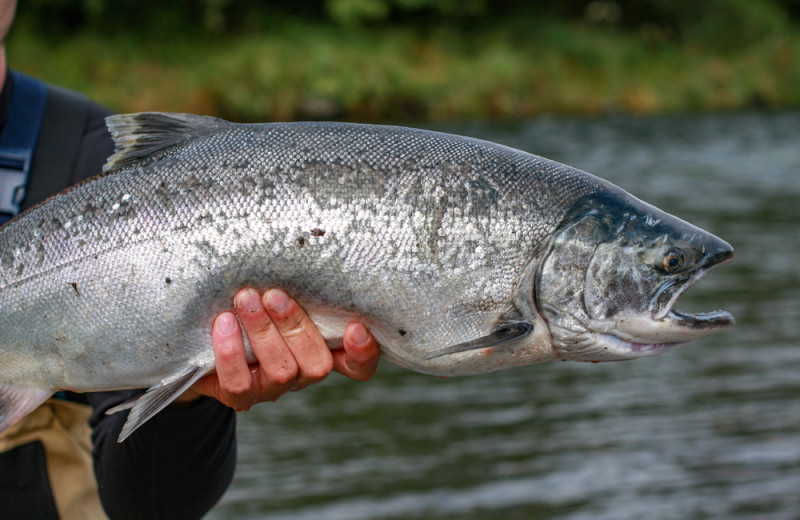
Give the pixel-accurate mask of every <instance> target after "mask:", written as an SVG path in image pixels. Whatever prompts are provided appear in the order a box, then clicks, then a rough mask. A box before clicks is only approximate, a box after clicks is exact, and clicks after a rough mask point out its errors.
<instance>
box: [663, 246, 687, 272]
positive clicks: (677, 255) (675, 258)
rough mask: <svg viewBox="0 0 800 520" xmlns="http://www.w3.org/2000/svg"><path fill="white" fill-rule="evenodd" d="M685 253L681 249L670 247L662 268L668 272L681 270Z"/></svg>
mask: <svg viewBox="0 0 800 520" xmlns="http://www.w3.org/2000/svg"><path fill="white" fill-rule="evenodd" d="M685 258H686V257H685V255H684V254H683V251H681V250H680V249H670V250H669V251H668V252H667V254H666V255H664V259H663V261H662V263H661V269H662V270H663V271H666V272H668V273H674V272H676V271H679V270H680V269H681V267H683V264H684V261H685Z"/></svg>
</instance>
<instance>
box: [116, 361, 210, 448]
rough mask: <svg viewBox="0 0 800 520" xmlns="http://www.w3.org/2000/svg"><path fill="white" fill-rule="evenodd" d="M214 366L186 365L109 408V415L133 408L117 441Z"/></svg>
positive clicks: (122, 439) (121, 439)
mask: <svg viewBox="0 0 800 520" xmlns="http://www.w3.org/2000/svg"><path fill="white" fill-rule="evenodd" d="M212 368H213V367H212V366H204V365H184V366H182V367H181V368H180V369H178V370H176V371H175V372H173V373H172V374H170V375H168V376H167V377H165V378H164V379H162V380H161V381H159V382H158V383H156V384H155V385H153V386H151V387H150V388H149V389H148V390H147V392H145V393H144V394H142V395H140V396H138V397H136V398H134V399H131V400H129V401H125V402H124V403H122V404H120V405H118V406H115V407H114V408H111V409H110V410H108V411H107V412H106V413H107V414H108V415H111V414H113V413H117V412H120V411H122V410H127V409H129V408H130V410H131V411H130V413H129V414H128V419H127V420H126V421H125V425H124V426H123V427H122V431H121V432H120V434H119V439H117V442H122V441H124V440H125V439H126V438H127V437H128V436H129V435H130V434H131V433H133V432H134V431H135V430H136V429H137V428H138V427H139V426H141V425H143V424H144V423H146V422H147V421H149V420H150V419H151V418H152V417H153V416H154V415H155V414H157V413H158V412H160V411H161V410H163V409H164V408H166V406H167V405H168V404H169V403H171V402H172V401H174V400H175V398H176V397H178V396H179V395H181V394H182V393H183V392H185V391H186V390H187V389H188V388H189V387H190V386H192V385H193V384H194V383H195V381H197V380H198V379H200V378H201V377H203V376H204V375H206V374H208V373H209V372H210V371H211V369H212Z"/></svg>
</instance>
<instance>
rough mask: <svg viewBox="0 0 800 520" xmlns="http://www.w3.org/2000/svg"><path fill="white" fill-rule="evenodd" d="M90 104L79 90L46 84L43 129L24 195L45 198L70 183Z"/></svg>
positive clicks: (39, 198) (32, 198)
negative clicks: (74, 90) (77, 91)
mask: <svg viewBox="0 0 800 520" xmlns="http://www.w3.org/2000/svg"><path fill="white" fill-rule="evenodd" d="M89 106H90V102H89V100H88V99H87V98H85V97H84V96H82V95H80V94H78V93H76V92H72V91H69V90H65V89H62V88H58V87H54V86H51V85H48V86H47V103H46V105H45V110H44V118H43V120H42V130H41V133H40V134H39V143H38V145H37V146H36V152H35V153H34V156H33V163H32V169H31V175H30V177H29V183H28V189H27V195H26V197H25V198H26V199H27V200H28V201H40V200H43V199H45V198H47V197H49V196H50V195H51V194H53V193H58V192H59V191H61V190H63V189H64V188H66V187H67V186H69V183H70V177H71V175H72V171H73V169H74V168H75V162H76V161H77V158H78V152H79V151H80V146H81V140H82V139H83V133H84V128H85V127H86V119H87V117H88V114H89ZM26 205H27V204H26Z"/></svg>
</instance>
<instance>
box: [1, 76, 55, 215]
mask: <svg viewBox="0 0 800 520" xmlns="http://www.w3.org/2000/svg"><path fill="white" fill-rule="evenodd" d="M8 73H9V74H11V75H13V84H14V90H13V92H12V93H11V103H10V105H9V107H8V114H7V116H6V121H5V124H4V125H3V131H2V133H0V224H2V223H4V222H6V221H8V220H10V219H11V218H13V217H14V216H15V215H17V214H18V213H19V207H20V204H21V203H22V199H23V198H25V187H26V186H27V184H28V174H29V173H30V170H31V162H32V159H33V151H34V150H35V149H36V142H37V140H38V139H39V130H40V129H41V126H42V117H43V116H44V107H45V101H46V100H47V87H46V86H45V84H44V83H42V82H40V81H38V80H35V79H33V78H30V77H28V76H26V75H24V74H20V73H19V72H16V71H13V70H9V71H8Z"/></svg>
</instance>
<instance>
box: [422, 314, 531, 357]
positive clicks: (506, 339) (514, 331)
mask: <svg viewBox="0 0 800 520" xmlns="http://www.w3.org/2000/svg"><path fill="white" fill-rule="evenodd" d="M531 332H533V324H532V323H530V322H528V321H515V322H510V323H503V324H500V325H498V326H497V327H495V329H494V331H492V333H491V334H489V335H488V336H483V337H480V338H478V339H474V340H472V341H468V342H466V343H459V344H458V345H451V346H449V347H445V348H443V349H440V350H434V351H432V352H428V353H427V354H426V355H425V359H435V358H438V357H442V356H447V355H449V354H456V353H458V352H466V351H468V350H480V349H484V348H489V347H503V348H514V347H516V346H517V345H518V344H521V343H523V342H524V341H525V338H527V336H528V335H529V334H530V333H531Z"/></svg>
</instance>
